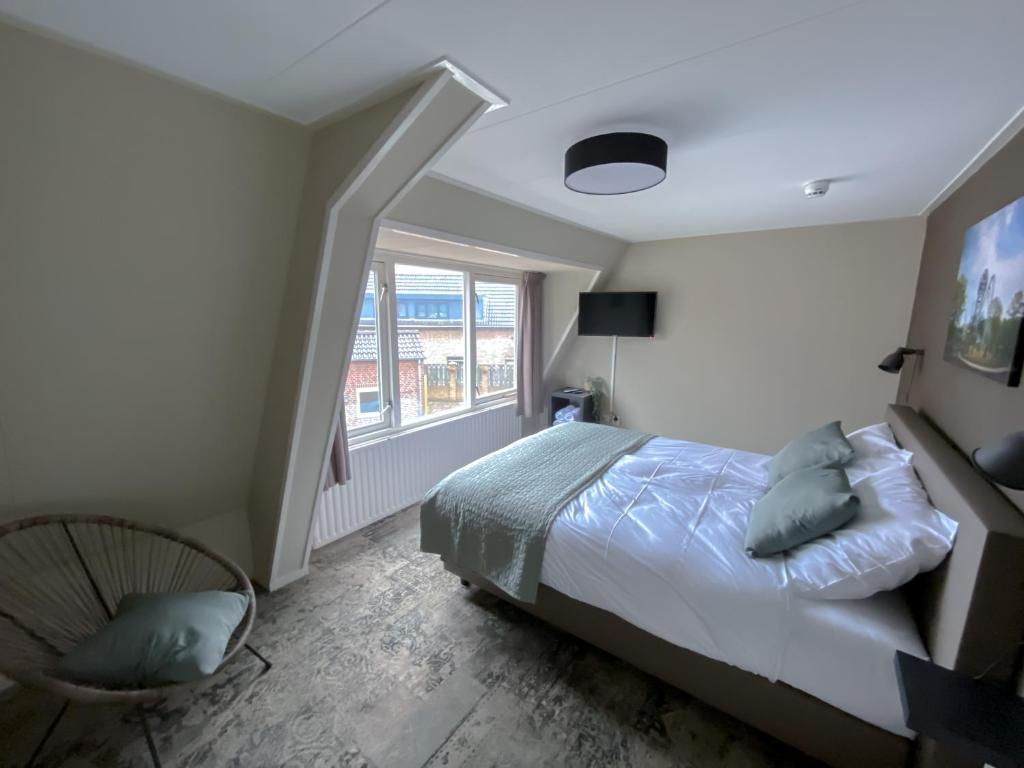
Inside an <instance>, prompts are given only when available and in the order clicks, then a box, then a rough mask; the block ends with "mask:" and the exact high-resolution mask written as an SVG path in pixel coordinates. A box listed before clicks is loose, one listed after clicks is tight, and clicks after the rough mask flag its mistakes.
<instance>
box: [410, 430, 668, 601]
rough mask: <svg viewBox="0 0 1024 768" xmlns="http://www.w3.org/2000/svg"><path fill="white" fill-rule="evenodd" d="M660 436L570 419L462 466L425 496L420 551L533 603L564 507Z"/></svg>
mask: <svg viewBox="0 0 1024 768" xmlns="http://www.w3.org/2000/svg"><path fill="white" fill-rule="evenodd" d="M652 437H653V435H648V434H645V433H643V432H633V431H630V430H628V429H618V428H616V427H606V426H602V425H600V424H590V423H583V422H570V423H568V424H561V425H559V426H556V427H552V428H550V429H545V430H544V431H542V432H538V433H537V434H535V435H531V436H530V437H527V438H524V439H522V440H519V441H517V442H515V443H512V445H509V446H507V447H505V448H502V449H501V450H500V451H496V452H495V453H492V454H490V455H489V456H484V457H483V458H482V459H478V460H477V461H474V462H473V463H472V464H468V465H466V466H465V467H463V468H462V469H459V470H457V471H455V472H453V473H452V474H450V475H449V476H448V477H446V478H445V479H444V480H442V481H441V482H440V483H438V484H437V485H436V486H434V487H433V488H432V489H431V490H430V491H429V492H428V493H427V495H426V497H425V498H424V500H423V505H422V507H421V511H420V549H421V550H423V551H424V552H431V553H434V554H438V555H440V556H441V557H442V558H443V559H444V560H446V561H449V562H451V563H453V564H455V565H457V566H459V567H460V568H462V569H464V570H469V571H472V572H474V573H479V574H480V575H482V576H486V577H487V578H488V579H489V580H490V581H491V582H492V583H494V584H496V585H497V586H499V587H501V588H502V589H503V590H505V591H506V592H507V593H508V594H510V595H511V596H512V597H515V598H516V599H518V600H522V601H524V602H527V603H532V602H534V600H535V599H536V596H537V585H538V584H539V583H540V571H541V564H542V563H543V560H544V543H545V540H546V538H547V534H548V530H549V529H550V528H551V523H552V522H554V519H555V516H556V515H557V514H558V511H559V510H560V509H561V508H562V507H563V506H565V504H566V503H567V502H569V501H570V500H571V499H572V498H573V497H574V496H576V494H578V493H579V492H580V491H582V490H583V489H584V488H585V487H587V486H588V485H589V484H590V483H591V482H593V481H594V480H595V479H596V478H597V477H598V476H599V475H600V474H601V473H602V472H604V470H605V469H607V468H608V467H609V466H611V465H612V464H614V463H615V462H616V461H617V460H618V459H619V458H620V457H622V456H623V455H624V454H627V453H631V452H633V451H635V450H636V449H637V448H639V447H640V446H641V445H643V444H644V443H646V442H647V441H648V440H650V439H651V438H652Z"/></svg>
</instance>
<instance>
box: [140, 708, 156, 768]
mask: <svg viewBox="0 0 1024 768" xmlns="http://www.w3.org/2000/svg"><path fill="white" fill-rule="evenodd" d="M136 710H137V711H138V713H139V720H140V721H141V722H142V730H143V732H144V733H145V734H146V744H147V745H149V755H150V757H152V758H153V765H154V766H155V768H160V755H159V754H157V751H156V742H154V741H153V734H152V732H150V730H149V721H148V720H147V719H146V710H145V709H143V708H142V705H141V704H140V705H139V706H138V707H136Z"/></svg>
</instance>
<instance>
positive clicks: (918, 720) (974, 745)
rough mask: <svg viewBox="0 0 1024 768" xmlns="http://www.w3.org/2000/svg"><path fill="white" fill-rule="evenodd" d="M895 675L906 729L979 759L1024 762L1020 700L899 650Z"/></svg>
mask: <svg viewBox="0 0 1024 768" xmlns="http://www.w3.org/2000/svg"><path fill="white" fill-rule="evenodd" d="M896 677H897V679H898V681H899V688H900V700H901V702H902V704H903V719H904V720H905V721H906V724H907V727H908V728H911V729H913V730H915V731H917V732H918V733H919V734H921V735H922V736H927V737H928V738H931V739H934V740H935V741H938V742H941V743H943V744H947V745H949V746H950V747H951V748H954V749H956V750H957V751H959V752H961V753H963V755H964V756H965V757H970V758H972V759H976V760H978V762H979V763H981V762H986V763H989V764H990V765H994V766H996V768H1018V766H1024V699H1021V698H1020V697H1019V696H1016V695H1015V694H1014V693H1013V692H1012V691H1008V690H1006V689H1005V688H997V687H996V686H994V685H992V684H990V683H985V682H982V681H980V680H975V679H974V678H973V677H971V676H970V675H965V674H963V673H961V672H952V671H950V670H948V669H946V668H945V667H940V666H938V665H937V664H932V663H931V662H930V661H925V660H924V659H919V658H917V657H916V656H909V655H907V654H906V653H903V652H902V651H897V652H896Z"/></svg>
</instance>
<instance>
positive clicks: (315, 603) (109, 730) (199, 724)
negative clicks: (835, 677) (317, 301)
mask: <svg viewBox="0 0 1024 768" xmlns="http://www.w3.org/2000/svg"><path fill="white" fill-rule="evenodd" d="M417 522H418V520H417V511H416V510H415V509H412V510H407V511H405V512H401V513H399V514H398V515H395V516H393V517H390V518H388V519H386V520H383V521H381V522H380V523H377V524H376V525H374V526H372V527H370V528H367V529H365V530H363V531H360V532H359V533H356V534H353V535H352V536H349V537H347V538H346V539H343V540H342V541H339V542H337V543H335V544H333V545H331V546H329V547H326V548H324V549H321V550H318V551H317V552H316V553H314V556H313V563H312V569H311V571H312V572H311V575H310V576H309V578H307V579H305V580H304V581H302V582H299V583H296V584H293V585H292V586H290V587H287V588H285V589H283V590H280V591H278V592H275V593H273V594H271V595H263V596H261V597H260V599H259V611H258V614H257V619H256V626H255V628H254V630H253V633H252V636H251V642H252V643H253V644H254V645H255V646H256V647H257V648H258V649H259V650H261V651H262V652H263V653H265V654H267V655H268V656H269V657H270V658H271V660H272V661H273V662H274V668H273V670H271V671H270V672H269V673H268V674H266V675H263V676H261V675H260V671H261V666H260V664H259V662H257V661H256V659H255V658H253V657H252V656H250V655H248V654H244V653H243V654H241V655H239V656H237V657H235V658H234V659H232V661H231V662H230V663H229V664H228V665H227V666H226V668H225V669H224V670H223V671H222V673H221V674H219V675H217V676H215V677H214V678H213V679H211V680H210V681H208V682H206V683H205V684H203V685H200V686H198V687H195V688H192V689H191V690H189V691H187V692H186V693H183V694H179V695H176V696H174V697H173V698H172V699H171V700H170V701H168V702H167V703H166V704H165V705H163V706H162V707H160V708H159V709H158V710H157V711H156V712H155V713H154V715H153V716H152V717H151V723H152V725H153V729H154V734H155V737H156V741H157V745H158V748H159V750H160V753H161V755H162V757H163V763H164V765H165V766H181V767H182V768H195V767H197V766H245V768H262V767H263V766H268V767H269V766H296V767H297V768H298V767H299V766H302V767H305V766H311V767H317V768H344V767H355V766H363V767H367V768H368V767H370V766H373V767H375V768H406V767H407V766H408V767H417V768H418V767H419V766H428V767H429V768H438V767H440V766H448V767H450V768H470V767H475V766H581V767H582V766H588V767H589V766H623V767H627V766H636V767H637V768H639V767H643V768H648V767H650V768H657V767H658V766H690V767H692V768H711V767H712V766H714V767H715V768H759V767H761V766H786V767H787V768H790V767H791V766H792V767H800V768H809V766H812V765H814V764H813V763H811V762H810V761H809V760H807V759H806V758H804V757H802V756H800V755H799V754H797V753H795V752H793V751H792V750H790V749H788V748H786V747H784V746H783V745H781V744H779V743H778V742H776V741H774V740H772V739H769V738H767V737H765V736H763V735H761V734H759V733H757V732H755V731H753V730H751V729H749V728H747V727H746V726H744V725H742V724H740V723H738V722H736V721H735V720H732V719H731V718H729V717H727V716H725V715H722V714H721V713H718V712H716V711H715V710H713V709H711V708H709V707H707V706H704V705H703V704H701V703H699V702H697V701H695V700H694V699H692V698H690V697H688V696H686V695H685V694H683V693H680V692H679V691H677V690H675V689H673V688H671V687H669V686H666V685H663V684H662V683H660V682H659V681H657V680H655V679H653V678H651V677H648V676H647V675H644V674H642V673H640V672H638V671H637V670H635V669H633V668H632V667H630V666H628V665H627V664H625V663H623V662H620V661H618V660H616V659H614V658H612V657H611V656H608V655H607V654H604V653H602V652H600V651H597V650H595V649H593V648H591V647H589V646H587V645H585V644H584V643H581V642H579V641H577V640H575V639H574V638H572V637H570V636H568V635H565V634H563V633H561V632H558V631H557V630H554V629H552V628H550V627H548V626H546V625H545V624H543V623H541V622H539V621H537V620H535V619H533V618H532V617H530V616H528V615H526V614H524V613H522V612H520V611H518V610H516V609H515V608H512V607H511V606H509V605H507V604H505V603H504V602H502V601H501V600H498V599H497V598H495V597H493V596H491V595H488V594H486V593H484V592H481V591H479V590H476V589H471V590H465V589H462V588H461V587H460V586H459V584H458V582H457V581H456V580H455V578H454V577H453V576H452V575H451V574H449V573H447V572H446V571H445V570H444V569H443V568H442V567H441V565H440V564H439V562H438V560H437V558H436V557H434V556H432V555H424V554H421V553H420V552H419V551H418V548H417V541H418V535H419V531H418V524H417ZM59 705H60V702H59V701H58V700H56V699H54V698H53V697H51V696H49V695H44V694H41V693H38V692H32V691H25V690H17V689H16V690H14V691H9V692H8V693H7V694H5V695H4V696H3V697H0V765H2V766H16V765H23V764H24V762H25V761H26V760H27V758H28V755H29V754H30V752H31V750H32V748H33V747H34V745H35V744H36V742H37V740H38V739H39V738H40V737H41V735H42V733H43V731H44V729H45V728H46V726H47V724H48V723H49V721H50V719H51V718H52V717H53V716H54V714H55V713H56V711H57V709H58V707H59ZM134 718H135V715H134V713H133V712H132V711H131V710H130V709H118V708H110V707H86V706H74V705H73V706H72V708H71V709H70V710H69V712H68V715H67V716H66V717H65V719H64V721H63V722H62V723H61V725H60V727H59V728H58V730H57V732H56V734H55V736H54V738H53V739H51V741H50V743H49V745H48V746H47V748H46V751H45V753H44V754H43V756H42V758H41V761H40V763H39V764H40V765H43V766H50V767H53V766H70V767H71V768H85V767H87V766H140V767H141V766H149V765H150V763H149V756H148V752H147V750H146V745H145V741H144V739H143V737H142V733H141V731H140V729H139V727H138V724H137V721H136V720H135V719H134Z"/></svg>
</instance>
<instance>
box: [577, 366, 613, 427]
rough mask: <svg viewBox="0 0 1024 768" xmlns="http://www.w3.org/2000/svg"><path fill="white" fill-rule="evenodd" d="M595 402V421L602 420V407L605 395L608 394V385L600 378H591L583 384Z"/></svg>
mask: <svg viewBox="0 0 1024 768" xmlns="http://www.w3.org/2000/svg"><path fill="white" fill-rule="evenodd" d="M583 388H584V389H586V390H587V391H588V392H589V393H590V396H591V397H592V398H593V400H594V421H600V420H601V406H602V405H604V400H605V395H606V394H607V392H608V384H607V383H606V382H605V380H604V379H602V378H601V377H600V376H590V377H588V378H587V380H586V381H585V382H584V383H583Z"/></svg>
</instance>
